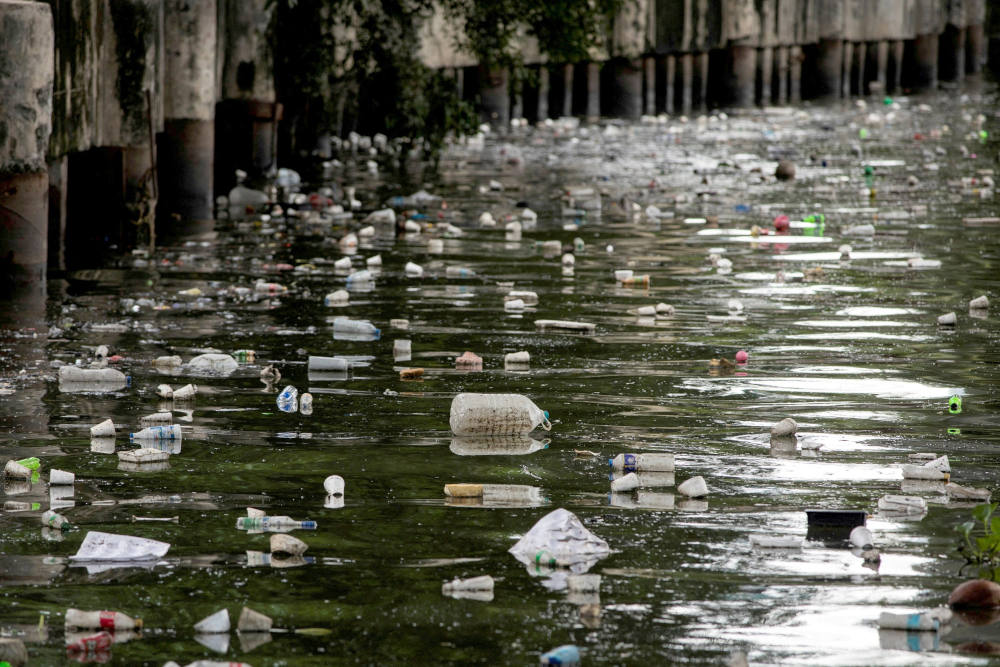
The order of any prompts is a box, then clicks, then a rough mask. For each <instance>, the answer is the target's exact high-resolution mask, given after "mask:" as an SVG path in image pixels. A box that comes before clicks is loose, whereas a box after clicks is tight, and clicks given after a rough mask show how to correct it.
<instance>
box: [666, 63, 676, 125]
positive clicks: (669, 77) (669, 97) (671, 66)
mask: <svg viewBox="0 0 1000 667" xmlns="http://www.w3.org/2000/svg"><path fill="white" fill-rule="evenodd" d="M663 76H664V77H665V81H664V82H663V90H664V94H665V99H664V104H663V107H664V108H663V111H664V113H673V112H674V80H675V79H676V78H677V58H676V57H674V56H667V62H666V63H664V69H663Z"/></svg>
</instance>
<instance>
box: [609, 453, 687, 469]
mask: <svg viewBox="0 0 1000 667" xmlns="http://www.w3.org/2000/svg"><path fill="white" fill-rule="evenodd" d="M608 464H609V465H610V466H611V469H612V470H614V471H616V472H617V471H621V472H673V470H674V455H673V454H619V455H618V456H616V457H615V458H613V459H610V460H609V461H608Z"/></svg>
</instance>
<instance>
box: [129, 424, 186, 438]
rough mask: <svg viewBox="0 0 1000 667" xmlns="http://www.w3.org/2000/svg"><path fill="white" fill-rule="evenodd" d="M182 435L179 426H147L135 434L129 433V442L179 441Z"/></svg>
mask: <svg viewBox="0 0 1000 667" xmlns="http://www.w3.org/2000/svg"><path fill="white" fill-rule="evenodd" d="M182 437H183V433H182V431H181V426H180V424H171V425H170V426H147V427H146V428H144V429H142V430H141V431H138V432H136V433H129V434H128V438H129V440H181V439H182Z"/></svg>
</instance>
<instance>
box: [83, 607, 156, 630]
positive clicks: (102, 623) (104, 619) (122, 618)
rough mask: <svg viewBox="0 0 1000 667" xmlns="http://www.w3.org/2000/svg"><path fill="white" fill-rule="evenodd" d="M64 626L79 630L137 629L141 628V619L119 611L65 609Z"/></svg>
mask: <svg viewBox="0 0 1000 667" xmlns="http://www.w3.org/2000/svg"><path fill="white" fill-rule="evenodd" d="M66 627H67V628H80V629H81V630H85V629H91V628H101V629H102V630H137V629H140V628H142V619H141V618H135V619H133V618H132V617H131V616H127V615H125V614H123V613H121V612H120V611H82V610H80V609H67V610H66Z"/></svg>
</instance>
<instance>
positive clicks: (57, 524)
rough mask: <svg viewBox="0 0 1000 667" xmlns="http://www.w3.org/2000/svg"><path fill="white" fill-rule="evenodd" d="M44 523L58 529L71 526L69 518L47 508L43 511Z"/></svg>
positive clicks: (48, 526)
mask: <svg viewBox="0 0 1000 667" xmlns="http://www.w3.org/2000/svg"><path fill="white" fill-rule="evenodd" d="M42 525H43V526H45V527H47V528H55V529H56V530H63V529H64V528H69V527H70V523H69V519H67V518H66V517H64V516H63V515H62V514H59V513H57V512H55V511H53V510H46V511H45V512H43V513H42Z"/></svg>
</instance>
